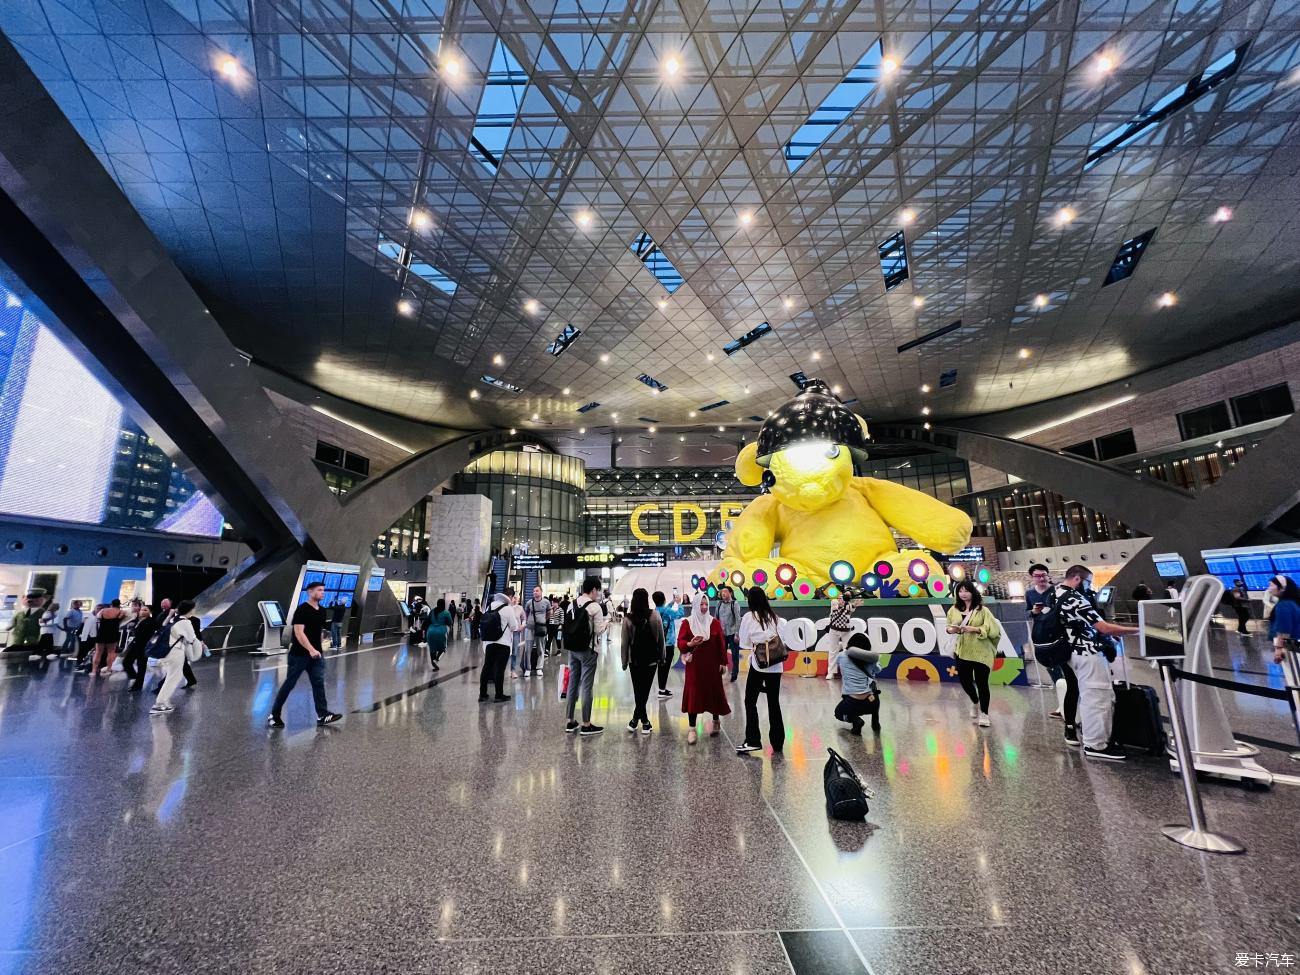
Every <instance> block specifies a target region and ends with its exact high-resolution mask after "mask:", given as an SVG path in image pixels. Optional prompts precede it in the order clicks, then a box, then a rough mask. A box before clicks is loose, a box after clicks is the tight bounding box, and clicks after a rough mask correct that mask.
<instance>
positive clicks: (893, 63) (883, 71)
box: [880, 57, 898, 78]
mask: <svg viewBox="0 0 1300 975" xmlns="http://www.w3.org/2000/svg"><path fill="white" fill-rule="evenodd" d="M897 72H898V58H895V57H884V58H881V59H880V76H881V77H882V78H888V77H889V76H890V75H893V74H896V73H897Z"/></svg>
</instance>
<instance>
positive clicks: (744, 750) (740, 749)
mask: <svg viewBox="0 0 1300 975" xmlns="http://www.w3.org/2000/svg"><path fill="white" fill-rule="evenodd" d="M762 750H763V746H762V745H751V744H750V743H749V742H745V743H744V744H741V745H737V746H736V754H737V755H748V754H749V753H750V752H761V751H762Z"/></svg>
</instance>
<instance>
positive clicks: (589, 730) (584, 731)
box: [578, 724, 605, 738]
mask: <svg viewBox="0 0 1300 975" xmlns="http://www.w3.org/2000/svg"><path fill="white" fill-rule="evenodd" d="M604 733H605V729H604V728H602V727H601V726H600V725H598V724H588V725H583V726H582V727H581V728H579V729H578V734H580V735H581V736H582V737H583V738H590V737H591V736H592V735H600V734H604Z"/></svg>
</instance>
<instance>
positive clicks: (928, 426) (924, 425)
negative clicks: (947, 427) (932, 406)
mask: <svg viewBox="0 0 1300 975" xmlns="http://www.w3.org/2000/svg"><path fill="white" fill-rule="evenodd" d="M921 428H922V429H924V430H929V429H930V421H929V420H926V421H925V422H924V423H922V424H921Z"/></svg>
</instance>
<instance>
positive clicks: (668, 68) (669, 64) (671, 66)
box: [663, 55, 682, 78]
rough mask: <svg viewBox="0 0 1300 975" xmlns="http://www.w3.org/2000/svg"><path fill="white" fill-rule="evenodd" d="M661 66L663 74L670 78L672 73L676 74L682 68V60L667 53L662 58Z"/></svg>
mask: <svg viewBox="0 0 1300 975" xmlns="http://www.w3.org/2000/svg"><path fill="white" fill-rule="evenodd" d="M663 68H664V74H666V75H668V76H669V77H670V78H671V77H672V76H673V75H675V74H677V72H678V71H680V70H682V62H681V61H679V60H677V58H676V57H674V56H672V55H669V56H668V57H666V58H664V64H663Z"/></svg>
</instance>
